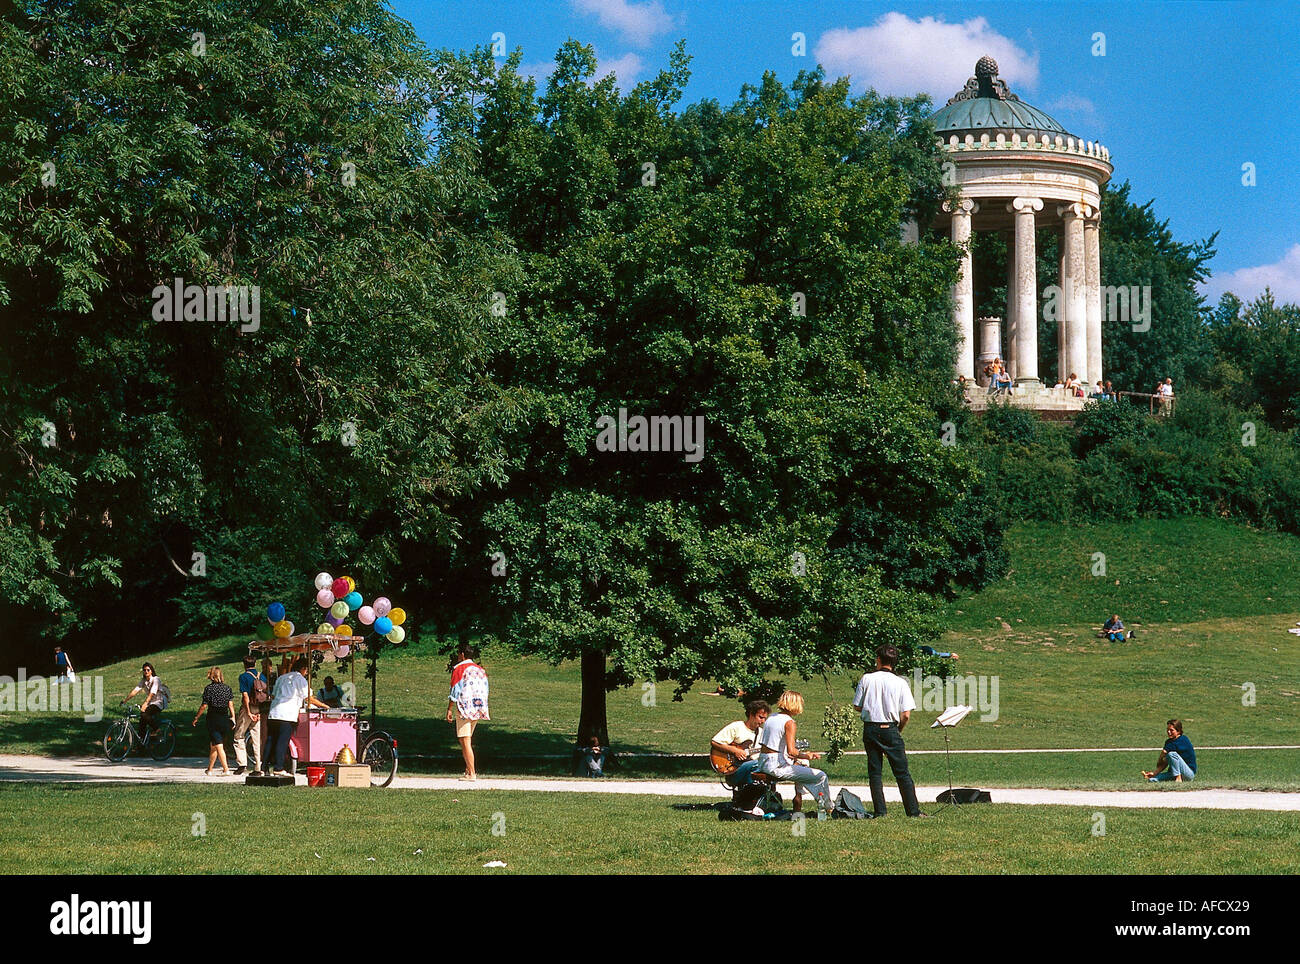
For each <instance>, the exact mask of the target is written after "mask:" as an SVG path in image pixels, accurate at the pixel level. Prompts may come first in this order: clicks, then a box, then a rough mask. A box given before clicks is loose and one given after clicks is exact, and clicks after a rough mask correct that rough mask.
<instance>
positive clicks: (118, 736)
mask: <svg viewBox="0 0 1300 964" xmlns="http://www.w3.org/2000/svg"><path fill="white" fill-rule="evenodd" d="M120 705H121V706H124V707H126V709H125V710H124V712H123V715H122V719H120V720H114V721H113V722H112V723H110V724H109V726H108V732H106V733H105V734H104V755H105V756H107V757H108V760H109V762H110V763H121V762H122V761H123V760H125V759H126V757H127V754H129V753H130V752H131V751H132V750H133V749H135V748H136V747H137V746H139V747H141V748H143V749H147V750H148V751H149V755H150V756H151V757H153V758H154V759H155V760H159V761H161V760H166V759H167V758H168V757H170V756H171V755H172V751H173V750H175V749H176V727H175V726H173V725H172V721H171V720H159V721H158V727H157V729H155V730H154V731H152V732H150V731H149V730H148V729H147V728H146V730H145V733H144V735H143V736H141V735H140V734H139V733H137V732H136V728H135V723H134V721H135V720H138V719H139V718H140V711H139V709H137V708H136V706H135V704H133V703H125V702H124V703H122V704H120Z"/></svg>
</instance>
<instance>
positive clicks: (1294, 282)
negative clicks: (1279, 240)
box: [1201, 244, 1300, 305]
mask: <svg viewBox="0 0 1300 964" xmlns="http://www.w3.org/2000/svg"><path fill="white" fill-rule="evenodd" d="M1265 288H1272V289H1273V297H1274V298H1275V299H1276V300H1277V302H1278V304H1287V303H1290V304H1297V305H1300V244H1293V245H1291V248H1290V249H1289V250H1288V251H1287V253H1286V254H1284V255H1282V257H1281V258H1280V259H1279V260H1277V261H1274V262H1273V263H1272V264H1261V265H1258V266H1257V267H1254V268H1238V269H1237V270H1236V271H1230V272H1228V273H1226V274H1216V275H1213V276H1211V277H1210V279H1209V280H1208V281H1206V282H1205V284H1204V285H1202V287H1201V291H1202V294H1204V295H1205V296H1206V297H1207V298H1208V299H1209V301H1210V302H1211V303H1212V304H1213V303H1215V302H1217V301H1218V300H1219V295H1221V294H1223V293H1224V292H1225V291H1231V292H1232V293H1233V294H1234V295H1236V296H1237V297H1238V298H1240V299H1241V300H1242V301H1252V300H1253V299H1254V298H1255V297H1257V296H1258V295H1262V294H1263V293H1264V289H1265Z"/></svg>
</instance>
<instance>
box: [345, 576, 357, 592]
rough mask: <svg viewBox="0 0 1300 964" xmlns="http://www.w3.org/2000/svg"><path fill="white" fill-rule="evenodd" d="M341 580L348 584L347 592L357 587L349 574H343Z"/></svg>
mask: <svg viewBox="0 0 1300 964" xmlns="http://www.w3.org/2000/svg"><path fill="white" fill-rule="evenodd" d="M343 580H344V582H346V583H347V584H348V592H353V591H354V590H355V589H356V588H357V584H356V583H355V582H353V580H352V577H351V576H344V577H343Z"/></svg>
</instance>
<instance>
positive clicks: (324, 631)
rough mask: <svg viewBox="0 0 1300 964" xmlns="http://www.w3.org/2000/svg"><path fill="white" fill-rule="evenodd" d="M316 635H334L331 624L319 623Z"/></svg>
mask: <svg viewBox="0 0 1300 964" xmlns="http://www.w3.org/2000/svg"><path fill="white" fill-rule="evenodd" d="M316 635H317V636H333V635H334V627H333V626H331V625H330V624H329V623H321V624H320V625H319V626H317V627H316Z"/></svg>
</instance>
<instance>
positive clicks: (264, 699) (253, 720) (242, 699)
mask: <svg viewBox="0 0 1300 964" xmlns="http://www.w3.org/2000/svg"><path fill="white" fill-rule="evenodd" d="M270 702H271V691H270V689H269V687H268V686H267V684H266V677H265V676H263V675H262V674H261V673H259V672H258V671H257V660H256V659H255V658H254V657H252V656H245V657H244V671H243V672H242V673H240V674H239V704H240V705H239V714H238V716H237V717H236V718H235V763H236V764H237V765H236V767H235V773H243V772H244V771H245V770H247V769H248V748H247V747H246V746H245V745H244V741H245V740H247V739H249V738H250V737H251V738H252V740H253V775H254V776H261V773H262V714H263V713H265V712H266V708H267V706H268V705H269V704H270Z"/></svg>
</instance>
